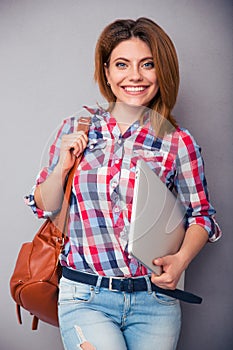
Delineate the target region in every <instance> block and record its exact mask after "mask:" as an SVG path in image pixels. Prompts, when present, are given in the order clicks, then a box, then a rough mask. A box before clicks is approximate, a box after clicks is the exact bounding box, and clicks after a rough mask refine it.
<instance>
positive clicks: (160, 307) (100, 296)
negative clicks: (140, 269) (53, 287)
mask: <svg viewBox="0 0 233 350" xmlns="http://www.w3.org/2000/svg"><path fill="white" fill-rule="evenodd" d="M148 280H149V279H148ZM58 304H59V306H58V312H59V323H60V332H61V337H62V341H63V344H64V348H65V349H66V350H77V349H82V350H148V349H155V350H175V349H176V345H177V342H178V338H179V333H180V327H181V310H180V303H179V301H178V300H176V299H173V298H171V297H168V296H165V295H163V294H159V293H156V292H152V291H151V290H150V283H148V291H146V292H133V293H126V292H119V291H111V290H108V289H106V288H100V287H98V283H97V286H96V287H93V286H90V285H86V284H82V283H77V282H73V281H70V280H68V279H66V278H64V277H62V278H61V281H60V292H59V303H58Z"/></svg>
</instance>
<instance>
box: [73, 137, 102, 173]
mask: <svg viewBox="0 0 233 350" xmlns="http://www.w3.org/2000/svg"><path fill="white" fill-rule="evenodd" d="M106 145H107V141H106V140H103V139H101V140H90V141H89V142H88V144H87V147H86V149H85V151H84V156H83V159H82V161H81V163H80V164H79V167H78V169H79V170H92V169H96V168H99V167H101V166H102V165H104V164H105V162H107V159H106Z"/></svg>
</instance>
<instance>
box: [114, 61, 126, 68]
mask: <svg viewBox="0 0 233 350" xmlns="http://www.w3.org/2000/svg"><path fill="white" fill-rule="evenodd" d="M116 67H118V68H125V67H126V64H125V63H124V62H117V63H116Z"/></svg>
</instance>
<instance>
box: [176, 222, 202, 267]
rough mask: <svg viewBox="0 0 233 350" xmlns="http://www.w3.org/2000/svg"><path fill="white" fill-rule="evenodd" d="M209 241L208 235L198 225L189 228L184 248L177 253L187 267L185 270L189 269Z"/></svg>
mask: <svg viewBox="0 0 233 350" xmlns="http://www.w3.org/2000/svg"><path fill="white" fill-rule="evenodd" d="M207 241H208V233H207V231H206V230H205V229H204V228H203V227H202V226H200V225H198V224H194V225H191V226H189V228H188V229H187V231H186V233H185V237H184V241H183V243H182V246H181V248H180V250H179V252H178V253H177V254H178V255H179V256H180V257H181V259H182V261H183V263H184V265H185V268H187V267H188V265H189V264H190V262H191V261H192V260H193V259H194V258H195V256H196V255H197V254H198V253H199V252H200V250H201V249H202V248H203V247H204V246H205V244H206V243H207Z"/></svg>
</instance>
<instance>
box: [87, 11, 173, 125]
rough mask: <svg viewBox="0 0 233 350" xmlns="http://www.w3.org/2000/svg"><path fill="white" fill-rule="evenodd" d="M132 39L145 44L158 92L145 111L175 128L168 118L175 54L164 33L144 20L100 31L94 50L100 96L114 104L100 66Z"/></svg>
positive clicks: (120, 23)
mask: <svg viewBox="0 0 233 350" xmlns="http://www.w3.org/2000/svg"><path fill="white" fill-rule="evenodd" d="M132 37H136V38H140V39H141V40H143V41H144V42H146V44H147V45H148V46H149V48H150V50H151V53H152V57H153V60H154V64H155V70H156V75H157V79H158V84H159V90H158V92H157V94H156V96H155V97H154V98H153V100H152V101H151V102H150V105H149V106H148V107H149V108H150V109H152V110H153V111H154V112H155V113H156V114H157V115H160V116H161V117H163V118H165V119H167V120H168V121H169V122H170V123H171V124H172V125H173V126H176V122H175V119H174V118H173V116H172V115H171V110H172V109H173V107H174V105H175V102H176V98H177V94H178V88H179V65H178V59H177V54H176V50H175V47H174V45H173V43H172V41H171V39H170V38H169V36H168V35H167V34H166V33H165V32H164V30H163V29H162V28H161V27H160V26H159V25H158V24H156V23H155V22H153V21H152V20H150V19H148V18H145V17H141V18H138V19H137V20H135V21H134V20H131V19H122V20H121V19H120V20H116V21H114V22H113V23H110V24H109V25H108V26H107V27H105V29H104V30H103V31H102V33H101V35H100V37H99V39H98V41H97V44H96V49H95V74H94V78H95V81H96V82H97V83H98V85H99V89H100V92H101V94H102V95H103V96H104V97H105V98H106V100H107V101H108V102H109V103H112V102H115V101H116V97H115V95H114V94H113V92H112V90H111V88H110V86H109V85H108V84H107V79H106V76H105V71H104V64H107V65H108V63H109V60H110V56H111V53H112V51H113V49H114V48H115V47H116V46H117V45H118V44H119V43H120V42H122V41H124V40H128V39H130V38H132Z"/></svg>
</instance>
